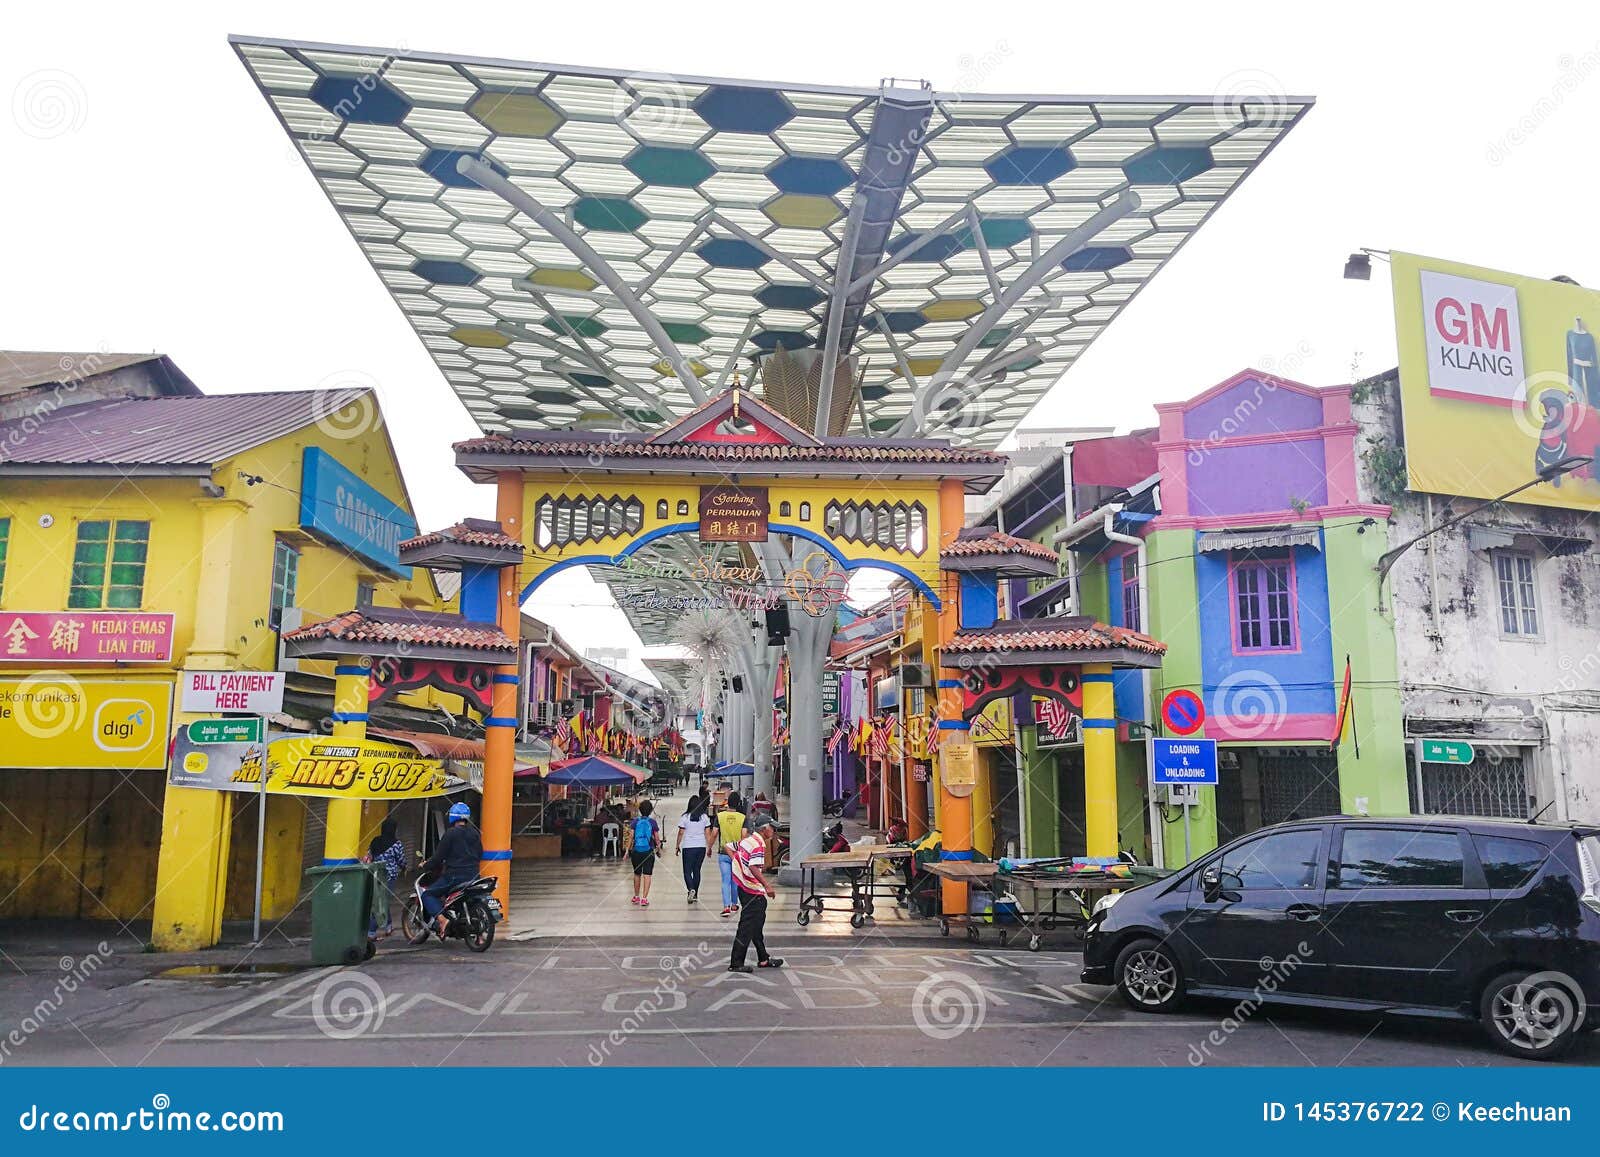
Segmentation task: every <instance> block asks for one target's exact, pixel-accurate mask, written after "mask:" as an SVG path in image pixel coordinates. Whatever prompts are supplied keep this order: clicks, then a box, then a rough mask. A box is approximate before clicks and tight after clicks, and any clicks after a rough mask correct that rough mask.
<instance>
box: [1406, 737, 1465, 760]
mask: <svg viewBox="0 0 1600 1157" xmlns="http://www.w3.org/2000/svg"><path fill="white" fill-rule="evenodd" d="M1477 757H1478V753H1477V751H1476V750H1475V749H1474V748H1473V746H1472V744H1470V743H1466V742H1464V741H1462V740H1459V739H1419V740H1417V758H1418V760H1419V761H1420V762H1422V763H1455V764H1465V763H1471V762H1472V761H1473V760H1474V759H1476V758H1477Z"/></svg>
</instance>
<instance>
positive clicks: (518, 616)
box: [478, 470, 522, 916]
mask: <svg viewBox="0 0 1600 1157" xmlns="http://www.w3.org/2000/svg"><path fill="white" fill-rule="evenodd" d="M494 508H495V517H496V518H497V519H498V520H499V521H500V528H501V529H502V530H504V531H505V533H506V534H508V535H510V536H511V537H512V538H515V539H518V540H519V541H520V540H521V539H522V475H521V474H520V473H519V472H517V471H513V470H505V471H502V472H501V473H500V476H499V479H498V482H497V488H496V491H495V504H494ZM521 583H522V575H521V570H520V568H518V567H517V566H515V565H512V566H505V567H501V568H500V583H499V600H498V601H499V615H500V629H501V630H502V631H504V632H505V633H506V634H507V635H509V636H510V638H511V641H512V643H513V644H516V643H517V642H518V640H519V639H520V638H521V634H520V632H521V627H522V585H521ZM519 670H520V668H519V665H518V663H517V661H516V660H515V659H513V660H512V661H511V662H510V663H508V664H506V665H505V666H503V667H496V668H495V672H494V683H493V685H492V687H491V689H490V706H489V710H490V712H491V714H490V716H489V718H487V719H485V720H484V721H483V724H484V727H483V814H482V816H481V817H480V819H481V820H482V827H481V828H480V829H479V831H480V832H481V833H482V836H483V860H482V861H481V862H480V864H479V868H478V870H479V871H480V872H482V873H483V874H484V875H485V876H493V877H494V878H495V880H496V881H497V883H496V885H495V890H494V894H495V895H496V896H497V897H499V899H500V906H501V907H502V908H503V909H504V910H505V912H506V915H508V916H509V915H510V914H511V789H512V783H513V780H512V774H513V772H514V771H515V770H516V755H517V753H516V738H517V681H518V678H519Z"/></svg>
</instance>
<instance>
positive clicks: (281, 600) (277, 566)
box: [272, 538, 300, 627]
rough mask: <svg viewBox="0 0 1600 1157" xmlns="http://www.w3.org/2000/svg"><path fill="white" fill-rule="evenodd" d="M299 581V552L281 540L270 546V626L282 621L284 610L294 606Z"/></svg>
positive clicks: (275, 625)
mask: <svg viewBox="0 0 1600 1157" xmlns="http://www.w3.org/2000/svg"><path fill="white" fill-rule="evenodd" d="M299 580H300V552H299V551H298V550H296V549H295V548H294V547H292V546H290V545H289V544H288V543H287V542H284V541H283V539H281V538H280V539H277V540H276V541H275V542H274V543H273V544H272V625H273V626H274V627H277V626H278V625H279V623H281V622H282V621H283V612H284V610H285V609H286V608H288V607H292V606H294V605H295V588H296V587H297V586H298V585H299Z"/></svg>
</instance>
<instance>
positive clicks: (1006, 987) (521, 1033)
mask: <svg viewBox="0 0 1600 1157" xmlns="http://www.w3.org/2000/svg"><path fill="white" fill-rule="evenodd" d="M720 930H721V929H720V928H719V931H720ZM796 931H798V930H796ZM784 939H786V940H788V941H790V942H791V943H790V944H788V945H784V946H782V947H780V949H779V950H780V951H782V952H783V953H784V955H785V956H786V957H787V959H788V963H789V967H788V968H786V969H784V970H781V971H779V972H775V973H760V974H757V975H755V976H739V975H734V974H730V973H728V972H727V971H725V969H726V963H727V961H726V951H727V942H726V937H725V936H724V937H716V938H709V939H706V940H696V941H689V940H685V941H682V942H679V943H675V944H664V943H661V942H645V941H642V940H641V941H636V942H633V943H629V942H628V941H626V940H618V941H608V942H601V941H589V942H587V943H581V944H580V943H560V944H557V943H552V944H542V943H539V942H529V943H520V944H519V943H497V944H496V945H495V946H494V948H493V949H492V950H491V951H490V952H489V953H488V954H486V955H484V956H473V955H471V954H468V953H466V952H464V951H461V950H458V949H455V948H441V947H439V946H438V945H436V944H429V945H426V946H424V947H422V948H420V949H401V950H393V951H388V952H385V953H384V954H382V955H380V956H379V957H378V958H377V959H376V960H374V961H372V962H371V963H370V964H368V965H367V966H365V967H363V968H359V969H306V970H304V971H296V972H290V973H286V974H280V975H269V976H267V977H266V978H265V979H259V980H254V981H248V982H220V981H201V980H193V979H161V978H155V979H151V978H150V977H149V976H148V972H149V970H150V968H151V967H152V966H150V965H145V966H144V971H142V972H140V971H133V970H127V969H123V968H120V967H119V968H117V969H111V970H108V971H106V972H103V973H100V974H97V975H96V976H95V977H94V978H93V983H92V984H91V985H90V986H89V987H88V988H87V989H85V990H80V991H79V992H77V993H74V994H72V995H71V996H70V997H69V998H67V999H66V1000H65V1001H63V1002H62V1004H61V1007H60V1009H59V1010H58V1011H55V1012H53V1013H52V1014H51V1015H49V1016H47V1017H45V1018H43V1023H42V1024H39V1025H38V1026H37V1027H36V1028H35V1030H34V1031H32V1032H31V1033H30V1034H28V1035H27V1036H26V1039H25V1040H24V1043H23V1045H22V1046H21V1047H18V1048H14V1049H13V1050H12V1052H11V1054H10V1055H9V1056H8V1057H7V1058H6V1063H11V1064H91V1065H92V1064H119V1065H126V1064H141V1063H142V1064H163V1065H188V1064H206V1065H260V1064H266V1065H279V1064H289V1065H322V1064H330V1065H359V1064H385V1065H388V1064H402V1065H404V1064H415V1065H424V1066H432V1065H439V1064H449V1065H474V1064H559V1065H575V1066H584V1065H592V1064H619V1065H635V1064H661V1065H730V1064H737V1063H758V1064H846V1065H887V1064H899V1065H904V1064H999V1065H1011V1064H1017V1065H1039V1064H1049V1065H1169V1066H1179V1067H1182V1066H1187V1065H1190V1064H1193V1063H1196V1062H1197V1061H1199V1060H1207V1061H1208V1063H1211V1064H1217V1065H1245V1064H1249V1065H1381V1064H1398V1065H1415V1064H1428V1065H1439V1064H1463V1065H1483V1064H1490V1063H1501V1060H1502V1058H1500V1057H1499V1056H1498V1054H1495V1053H1492V1052H1490V1051H1488V1049H1487V1048H1486V1047H1484V1046H1483V1045H1482V1044H1481V1043H1480V1042H1479V1039H1478V1037H1477V1035H1476V1033H1475V1031H1474V1030H1473V1029H1471V1028H1470V1027H1467V1026H1454V1025H1441V1024H1434V1023H1419V1022H1403V1021H1397V1020H1390V1021H1388V1022H1382V1021H1378V1020H1375V1019H1371V1018H1357V1017H1349V1016H1337V1015H1332V1014H1325V1013H1311V1012H1301V1011H1288V1012H1284V1011H1273V1010H1265V1009H1263V1010H1258V1011H1256V1012H1255V1013H1254V1014H1253V1015H1251V1016H1248V1017H1246V1018H1245V1019H1244V1021H1243V1023H1242V1024H1241V1025H1240V1026H1239V1027H1238V1028H1237V1029H1234V1030H1229V1029H1227V1028H1225V1027H1224V1020H1225V1018H1227V1017H1228V1015H1229V1013H1230V1012H1231V1011H1232V1010H1231V1008H1230V1007H1229V1006H1226V1005H1222V1004H1217V1003H1213V1002H1204V1003H1193V1004H1191V1006H1190V1007H1189V1008H1187V1009H1186V1010H1185V1011H1184V1012H1183V1013H1181V1014H1180V1015H1177V1016H1171V1017H1153V1016H1147V1015H1143V1014H1138V1013H1134V1012H1131V1011H1129V1010H1127V1009H1125V1008H1124V1007H1123V1006H1122V1005H1121V1003H1120V1002H1119V1001H1118V1000H1117V999H1116V998H1115V997H1114V996H1113V995H1112V994H1110V993H1109V992H1108V990H1105V989H1101V988H1097V987H1091V986H1086V985H1080V984H1079V983H1078V982H1077V977H1078V970H1079V958H1078V956H1077V954H1076V953H1071V952H1042V953H1030V952H1017V951H1012V950H1002V949H999V948H998V947H995V946H976V947H975V946H972V945H968V944H966V943H965V942H955V941H947V942H933V943H929V942H926V941H922V942H894V941H893V940H892V938H889V937H879V938H876V939H874V940H871V941H867V942H863V943H861V944H859V945H852V944H851V943H849V942H846V941H834V942H819V941H812V942H809V943H793V942H794V941H796V940H799V939H800V938H799V937H798V936H789V935H787V934H786V935H785V936H784ZM53 972H54V970H53V969H49V968H47V969H45V970H43V971H42V972H40V973H36V974H33V975H31V976H30V977H29V978H27V982H21V981H16V980H15V979H13V980H12V981H11V982H8V983H7V984H6V985H4V986H0V1023H4V1024H8V1025H9V1024H18V1023H20V1022H21V1021H22V1020H23V1019H24V1018H25V1017H26V1016H27V1015H28V1010H29V1008H30V1007H32V1006H33V1005H34V1003H35V1002H37V1001H38V1000H39V999H40V998H41V993H42V991H43V990H42V989H41V988H40V985H41V984H43V983H45V982H48V981H50V980H52V979H53V978H54V977H53ZM1594 1039H1595V1038H1590V1039H1589V1040H1587V1041H1585V1042H1584V1044H1583V1046H1582V1047H1581V1048H1580V1050H1579V1051H1578V1052H1577V1053H1576V1054H1575V1055H1574V1059H1573V1063H1580V1064H1595V1063H1597V1062H1600V1048H1597V1047H1596V1046H1595V1044H1594V1043H1593V1042H1594ZM1207 1053H1209V1057H1207Z"/></svg>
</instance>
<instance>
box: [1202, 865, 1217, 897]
mask: <svg viewBox="0 0 1600 1157" xmlns="http://www.w3.org/2000/svg"><path fill="white" fill-rule="evenodd" d="M1200 891H1201V893H1202V894H1204V896H1205V898H1206V899H1207V900H1215V899H1216V898H1217V897H1218V896H1220V895H1222V869H1221V868H1220V867H1218V866H1217V865H1216V864H1212V865H1211V867H1209V868H1207V869H1206V870H1205V871H1203V872H1201V873H1200Z"/></svg>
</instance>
